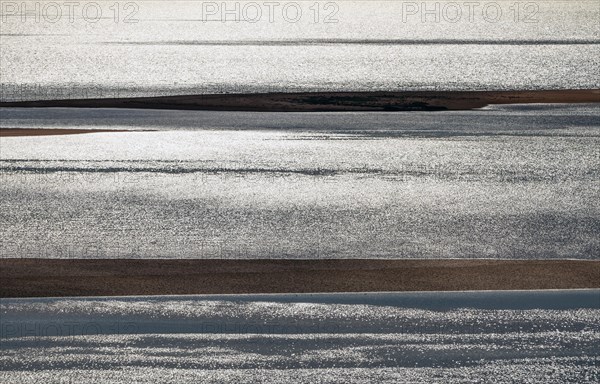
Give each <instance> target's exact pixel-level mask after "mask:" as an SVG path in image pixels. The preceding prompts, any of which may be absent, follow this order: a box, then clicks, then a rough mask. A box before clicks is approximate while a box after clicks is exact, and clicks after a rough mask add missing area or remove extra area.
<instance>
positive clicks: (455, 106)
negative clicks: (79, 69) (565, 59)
mask: <svg viewBox="0 0 600 384" xmlns="http://www.w3.org/2000/svg"><path fill="white" fill-rule="evenodd" d="M594 102H600V90H598V89H580V90H540V91H405V92H315V93H256V94H212V95H210V94H207V95H182V96H161V97H137V98H117V99H110V98H106V99H78V100H77V99H71V100H40V101H21V102H4V103H0V107H65V108H66V107H68V108H142V109H148V108H149V109H178V110H214V111H256V112H261V111H263V112H327V111H440V110H471V109H476V108H482V107H485V106H487V105H493V104H529V103H594Z"/></svg>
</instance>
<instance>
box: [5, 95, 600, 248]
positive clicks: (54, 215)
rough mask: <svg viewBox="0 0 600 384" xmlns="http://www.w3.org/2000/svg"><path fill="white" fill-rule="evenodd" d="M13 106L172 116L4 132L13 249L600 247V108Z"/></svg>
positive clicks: (21, 120)
mask: <svg viewBox="0 0 600 384" xmlns="http://www.w3.org/2000/svg"><path fill="white" fill-rule="evenodd" d="M2 114H3V116H4V118H3V119H2V125H3V126H5V127H33V126H37V127H46V128H49V127H63V128H65V127H66V128H81V127H95V128H104V129H114V128H125V129H138V128H144V129H148V128H152V129H157V131H155V132H120V133H95V134H85V135H68V136H46V137H5V138H2V139H0V144H1V157H0V171H1V173H0V175H1V177H2V183H1V185H0V208H1V210H0V215H1V216H0V217H1V220H0V233H1V234H2V235H1V236H0V242H1V244H0V249H1V250H2V251H1V252H2V253H1V255H2V257H50V258H52V257H62V258H99V257H109V258H113V257H131V258H137V257H154V258H215V257H216V258H219V257H223V258H364V257H376V258H470V257H485V258H511V259H520V258H522V259H531V258H540V259H551V258H581V259H591V258H597V257H598V254H600V240H599V238H598V233H599V231H600V203H599V202H600V198H599V197H600V192H599V189H598V185H599V180H600V169H599V166H600V161H599V159H600V152H599V148H600V128H599V126H598V118H599V116H600V111H599V108H598V106H597V105H578V106H564V105H554V106H552V105H549V106H511V107H496V108H488V109H484V110H480V111H470V112H439V113H437V112H436V113H427V112H410V113H350V114H346V113H320V114H311V113H308V114H306V113H305V114H302V113H299V114H287V113H270V114H263V113H230V112H227V113H223V112H203V111H195V112H194V111H187V112H183V111H129V110H120V111H114V110H94V111H89V110H79V109H74V110H70V109H48V110H30V109H26V110H23V109H6V110H3V111H2ZM240 127H243V129H242V128H240Z"/></svg>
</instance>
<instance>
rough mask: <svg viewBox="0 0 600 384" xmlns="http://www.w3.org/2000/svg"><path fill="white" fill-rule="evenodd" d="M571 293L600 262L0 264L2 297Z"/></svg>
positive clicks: (588, 283) (597, 284) (596, 273)
mask: <svg viewBox="0 0 600 384" xmlns="http://www.w3.org/2000/svg"><path fill="white" fill-rule="evenodd" d="M572 288H600V261H597V260H547V261H544V260H483V259H479V260H477V259H475V260H458V259H452V260H407V259H404V260H366V259H362V260H348V259H342V260H264V259H263V260H217V259H209V260H206V259H205V260H183V259H179V260H157V259H143V260H142V259H137V260H136V259H116V260H114V259H113V260H108V259H96V260H83V259H71V260H66V259H1V260H0V297H52V296H115V295H176V294H227V293H311V292H365V291H371V292H378V291H460V290H520V289H527V290H529V289H572Z"/></svg>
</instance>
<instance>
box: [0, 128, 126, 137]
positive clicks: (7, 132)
mask: <svg viewBox="0 0 600 384" xmlns="http://www.w3.org/2000/svg"><path fill="white" fill-rule="evenodd" d="M99 132H127V131H124V130H116V129H113V130H111V129H53V128H49V129H38V128H0V137H17V136H55V135H77V134H81V133H99Z"/></svg>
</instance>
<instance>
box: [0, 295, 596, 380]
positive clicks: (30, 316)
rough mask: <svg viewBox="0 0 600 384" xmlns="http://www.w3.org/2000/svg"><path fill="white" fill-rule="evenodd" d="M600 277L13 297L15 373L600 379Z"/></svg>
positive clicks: (4, 363) (10, 363) (5, 356)
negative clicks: (585, 281) (573, 285)
mask: <svg viewBox="0 0 600 384" xmlns="http://www.w3.org/2000/svg"><path fill="white" fill-rule="evenodd" d="M599 295H600V292H599V291H598V290H574V291H551V292H548V291H546V292H539V291H532V292H493V291H492V292H428V293H375V294H317V295H291V294H290V295H222V296H213V297H211V296H181V297H178V296H167V297H116V298H62V299H2V300H1V301H0V314H1V315H2V317H1V322H0V328H1V331H2V334H1V335H0V337H1V338H2V343H1V344H0V350H1V351H2V354H1V357H0V367H1V370H0V380H3V381H5V382H11V383H38V382H44V383H80V382H94V383H129V382H132V381H133V382H136V383H155V382H161V383H182V382H203V383H205V382H206V383H222V382H236V383H238V382H242V383H253V382H269V383H271V382H272V383H279V382H295V383H314V382H320V383H338V382H340V380H343V381H344V382H348V383H367V382H374V381H376V382H385V383H422V382H437V381H442V382H452V383H472V382H476V381H482V382H494V383H512V382H515V381H519V382H561V383H566V382H568V383H595V382H597V380H598V378H600V369H599V367H598V364H597V363H598V357H599V355H600V349H599V347H598V345H599V341H600V323H599V320H598V319H599V315H600V313H599V312H600V309H598V300H599Z"/></svg>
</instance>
